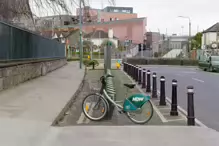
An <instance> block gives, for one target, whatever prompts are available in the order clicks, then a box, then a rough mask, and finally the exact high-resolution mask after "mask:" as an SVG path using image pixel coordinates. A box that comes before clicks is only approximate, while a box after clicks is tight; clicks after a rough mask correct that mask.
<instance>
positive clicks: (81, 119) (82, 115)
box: [77, 103, 90, 124]
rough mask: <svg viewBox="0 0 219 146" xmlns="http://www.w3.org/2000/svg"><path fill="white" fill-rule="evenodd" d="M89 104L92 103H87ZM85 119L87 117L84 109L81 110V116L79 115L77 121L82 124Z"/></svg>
mask: <svg viewBox="0 0 219 146" xmlns="http://www.w3.org/2000/svg"><path fill="white" fill-rule="evenodd" d="M87 104H88V106H90V103H87ZM84 119H86V117H85V115H84V113H83V111H82V112H81V116H80V117H79V119H78V121H77V124H82V123H83V122H84Z"/></svg>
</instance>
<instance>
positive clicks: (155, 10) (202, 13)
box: [90, 0, 219, 35]
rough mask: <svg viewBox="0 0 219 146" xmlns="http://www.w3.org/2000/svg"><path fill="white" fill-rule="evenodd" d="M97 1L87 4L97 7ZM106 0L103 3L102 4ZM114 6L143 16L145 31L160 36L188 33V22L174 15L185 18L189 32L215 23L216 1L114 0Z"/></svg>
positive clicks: (218, 11) (218, 9)
mask: <svg viewBox="0 0 219 146" xmlns="http://www.w3.org/2000/svg"><path fill="white" fill-rule="evenodd" d="M99 1H101V0H90V4H91V5H93V6H96V7H101V3H98V2H99ZM106 5H107V0H105V5H104V6H106ZM116 6H124V7H125V6H129V7H133V8H134V12H135V13H137V14H138V16H139V17H147V30H148V31H149V30H150V31H158V29H160V31H161V32H162V33H166V30H167V33H168V34H172V33H177V34H182V33H183V34H184V35H186V34H188V30H189V28H188V27H189V21H188V19H183V18H178V16H180V15H182V16H189V17H190V19H191V23H192V33H193V34H195V33H196V32H197V30H199V31H202V30H203V29H207V28H208V27H210V26H211V25H213V24H215V23H216V22H219V7H218V6H219V1H218V0H117V1H116ZM182 27H183V29H182Z"/></svg>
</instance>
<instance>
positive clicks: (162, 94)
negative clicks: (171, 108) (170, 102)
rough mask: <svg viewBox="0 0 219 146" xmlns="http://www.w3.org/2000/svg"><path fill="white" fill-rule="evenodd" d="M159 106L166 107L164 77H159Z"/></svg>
mask: <svg viewBox="0 0 219 146" xmlns="http://www.w3.org/2000/svg"><path fill="white" fill-rule="evenodd" d="M160 105H161V106H164V105H166V95H165V77H164V76H161V77H160Z"/></svg>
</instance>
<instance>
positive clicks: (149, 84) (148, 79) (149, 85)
mask: <svg viewBox="0 0 219 146" xmlns="http://www.w3.org/2000/svg"><path fill="white" fill-rule="evenodd" d="M146 92H151V71H150V70H148V71H147V85H146Z"/></svg>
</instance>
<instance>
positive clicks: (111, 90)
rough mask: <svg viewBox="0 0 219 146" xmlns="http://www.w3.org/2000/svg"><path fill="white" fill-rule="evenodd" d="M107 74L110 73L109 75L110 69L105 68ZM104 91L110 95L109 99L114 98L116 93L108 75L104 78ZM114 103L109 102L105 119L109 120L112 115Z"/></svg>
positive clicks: (111, 79)
mask: <svg viewBox="0 0 219 146" xmlns="http://www.w3.org/2000/svg"><path fill="white" fill-rule="evenodd" d="M107 74H110V75H111V70H109V69H108V70H107ZM105 90H106V92H107V94H108V95H109V96H110V97H111V99H113V100H115V95H116V91H115V88H114V85H113V78H112V77H108V78H107V79H106V89H105ZM114 108H115V107H114V105H113V104H112V103H111V102H109V111H108V113H107V115H106V117H105V119H107V120H111V118H112V116H113V111H114Z"/></svg>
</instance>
